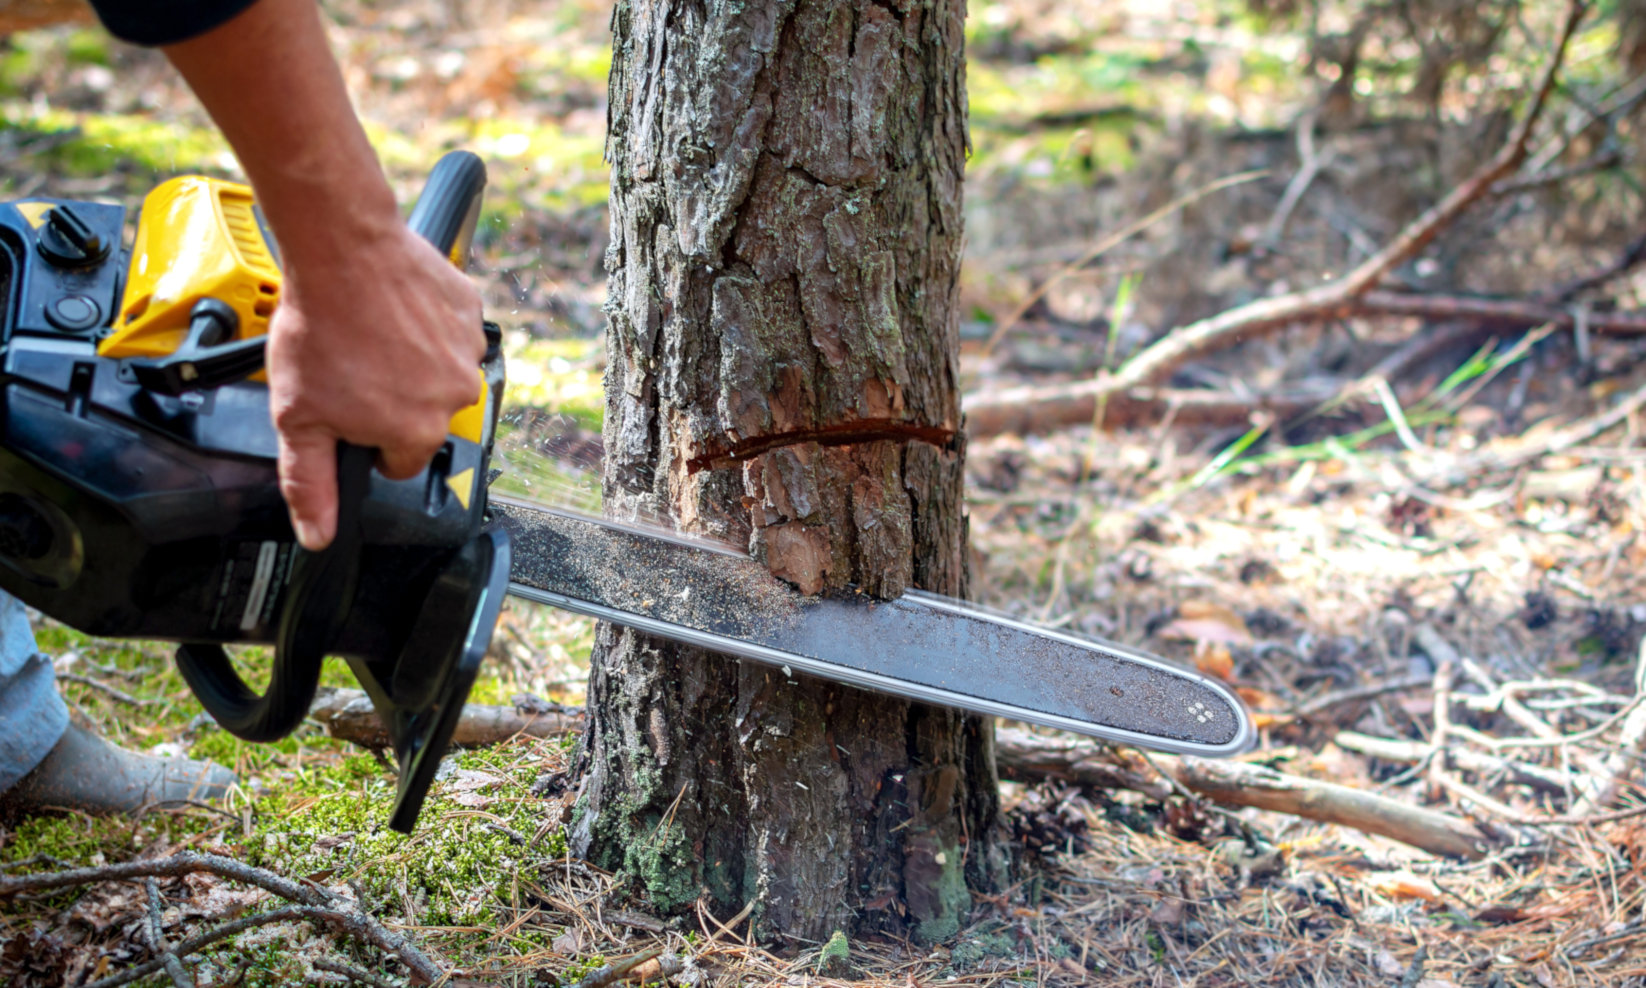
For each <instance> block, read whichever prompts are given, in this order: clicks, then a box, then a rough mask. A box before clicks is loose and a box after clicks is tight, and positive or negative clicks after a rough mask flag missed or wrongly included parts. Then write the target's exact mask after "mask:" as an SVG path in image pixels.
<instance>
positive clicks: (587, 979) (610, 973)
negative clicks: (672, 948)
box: [572, 947, 663, 988]
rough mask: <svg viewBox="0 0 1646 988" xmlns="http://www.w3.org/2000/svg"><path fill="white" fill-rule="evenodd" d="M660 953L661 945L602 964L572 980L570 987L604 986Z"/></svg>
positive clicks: (590, 987)
mask: <svg viewBox="0 0 1646 988" xmlns="http://www.w3.org/2000/svg"><path fill="white" fill-rule="evenodd" d="M662 953H663V948H662V947H652V948H651V949H649V950H642V951H641V952H640V953H638V954H635V955H634V956H633V957H630V958H628V959H627V960H623V961H618V962H617V963H616V964H602V965H600V966H599V967H597V968H595V969H594V970H592V971H590V972H589V973H588V974H585V975H583V977H581V978H579V979H577V981H575V982H573V984H572V988H605V986H606V985H609V984H611V983H612V982H614V981H617V980H618V979H619V978H622V977H623V975H625V974H628V973H629V972H630V971H632V970H634V969H635V968H637V967H639V966H640V965H642V964H644V963H646V962H647V961H649V960H651V959H652V958H653V957H657V956H658V955H660V954H662Z"/></svg>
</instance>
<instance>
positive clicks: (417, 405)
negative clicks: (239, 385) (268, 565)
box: [269, 216, 486, 549]
mask: <svg viewBox="0 0 1646 988" xmlns="http://www.w3.org/2000/svg"><path fill="white" fill-rule="evenodd" d="M392 219H393V222H392V223H391V225H389V227H388V228H386V229H381V230H376V231H372V232H371V233H369V234H368V235H367V236H366V237H365V238H363V239H362V238H356V237H345V238H340V239H341V240H342V242H340V243H338V244H337V245H336V246H337V247H338V248H339V249H340V253H339V255H338V256H333V257H326V256H319V257H313V256H306V257H302V258H298V257H291V256H290V255H289V254H288V256H287V257H286V261H285V263H286V280H285V286H284V288H283V289H282V292H281V298H280V306H279V308H277V309H276V310H275V313H274V317H273V319H272V320H271V321H270V324H269V387H270V406H271V410H272V412H273V415H274V424H275V427H276V428H277V429H278V430H279V432H280V492H281V493H282V494H283V495H285V498H286V504H287V506H288V508H290V510H291V517H292V526H293V527H294V528H295V529H296V531H297V538H298V541H299V542H301V543H302V544H303V545H304V547H306V548H309V549H315V548H318V547H322V546H324V545H326V544H327V543H329V542H330V541H331V539H332V535H333V534H334V532H335V531H336V527H337V441H338V440H339V439H341V440H345V441H347V442H351V443H354V444H356V445H360V446H375V447H376V448H377V449H378V468H379V469H380V470H381V471H382V472H383V474H384V475H385V476H387V477H390V478H403V477H411V476H414V475H416V474H417V472H418V471H420V470H422V469H423V467H424V466H426V465H427V464H428V462H429V458H430V457H432V456H433V455H434V454H435V452H436V451H437V450H439V448H440V445H441V443H443V442H445V440H446V433H447V425H448V423H449V421H450V419H451V416H452V413H453V412H455V411H457V410H458V409H460V408H463V407H465V406H468V405H472V404H474V402H475V401H477V400H478V399H479V397H480V374H479V370H478V368H479V366H480V360H481V358H482V357H483V356H484V355H485V351H486V339H485V334H484V333H482V332H481V329H480V318H481V316H480V299H479V296H478V295H477V294H476V293H475V290H474V287H473V286H472V285H470V284H469V281H468V279H467V278H465V277H464V276H463V275H462V274H461V273H459V272H458V271H457V269H456V268H454V267H452V265H451V262H450V261H448V260H446V259H445V258H444V257H441V256H440V254H439V252H437V251H436V250H435V249H434V248H433V247H431V246H429V245H428V244H427V243H426V242H424V241H423V240H421V239H419V238H418V237H417V236H416V235H414V234H412V233H411V232H410V231H408V230H407V229H406V227H405V226H404V225H402V224H401V223H400V222H399V218H398V216H395V217H393V218H392Z"/></svg>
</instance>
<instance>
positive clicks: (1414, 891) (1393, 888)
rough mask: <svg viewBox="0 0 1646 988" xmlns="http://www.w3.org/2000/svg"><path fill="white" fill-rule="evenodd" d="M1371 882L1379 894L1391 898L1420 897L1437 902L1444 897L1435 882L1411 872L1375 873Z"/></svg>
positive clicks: (1429, 901) (1425, 900)
mask: <svg viewBox="0 0 1646 988" xmlns="http://www.w3.org/2000/svg"><path fill="white" fill-rule="evenodd" d="M1369 884H1370V885H1371V886H1372V888H1373V889H1375V890H1376V891H1377V893H1378V894H1379V895H1383V896H1387V897H1388V898H1390V899H1420V900H1422V901H1424V902H1428V903H1436V902H1440V901H1441V900H1442V899H1443V898H1444V896H1443V895H1442V893H1441V891H1440V889H1438V888H1437V887H1435V884H1434V882H1432V881H1430V880H1428V879H1426V878H1420V877H1418V876H1417V875H1414V874H1412V873H1410V872H1404V871H1395V872H1384V873H1382V874H1378V875H1373V876H1371V880H1370V883H1369Z"/></svg>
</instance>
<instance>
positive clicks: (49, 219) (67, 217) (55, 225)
mask: <svg viewBox="0 0 1646 988" xmlns="http://www.w3.org/2000/svg"><path fill="white" fill-rule="evenodd" d="M39 244H40V253H41V255H43V256H44V257H45V259H46V260H48V261H50V262H51V263H53V264H55V265H57V266H58V267H61V268H84V267H90V266H91V265H93V264H96V263H97V262H99V261H101V260H102V259H103V258H105V257H108V256H109V245H108V243H107V242H106V241H104V240H103V238H102V237H100V236H98V235H97V231H95V230H93V229H92V228H91V226H90V224H88V223H87V222H86V221H85V220H83V219H81V218H80V214H79V213H76V212H75V211H74V210H73V209H72V208H71V207H68V206H53V207H52V208H51V211H50V212H48V213H46V224H45V226H44V227H42V228H41V230H40V240H39Z"/></svg>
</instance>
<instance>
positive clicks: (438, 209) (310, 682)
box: [177, 151, 486, 742]
mask: <svg viewBox="0 0 1646 988" xmlns="http://www.w3.org/2000/svg"><path fill="white" fill-rule="evenodd" d="M485 187H486V166H485V163H484V162H483V161H481V160H480V158H479V157H478V156H476V155H474V154H472V153H470V152H467V151H454V152H451V153H449V154H447V155H446V156H444V157H442V158H441V159H440V161H439V162H438V163H436V165H435V167H434V169H433V170H432V171H431V172H430V173H429V177H428V180H427V182H426V183H425V184H424V188H423V193H422V195H420V196H419V197H418V199H417V204H416V205H415V206H414V207H413V208H412V212H411V216H410V218H409V219H408V220H407V225H408V226H409V227H410V228H411V230H412V232H414V233H416V234H418V235H419V236H421V237H423V238H424V239H425V240H427V241H428V242H429V243H431V244H433V245H434V247H435V249H436V250H438V251H440V252H441V253H442V254H444V255H446V256H447V257H448V258H449V259H450V260H451V261H452V263H453V264H456V265H458V266H459V267H461V266H462V265H463V264H464V263H466V261H467V259H468V256H469V249H470V246H471V244H472V242H473V238H474V230H475V226H476V223H477V221H478V219H479V215H480V205H481V198H482V194H483V193H484V191H485ZM200 308H201V307H200V306H196V311H198V310H199V309H200ZM264 339H265V338H264V337H261V336H259V337H257V338H256V342H257V343H258V344H259V347H258V351H257V352H258V357H259V362H258V366H254V367H251V368H250V369H249V370H247V371H246V372H245V373H244V374H241V375H239V376H240V377H245V376H247V375H248V374H250V373H253V372H255V371H256V370H259V369H261V356H262V349H261V346H260V344H261V343H262V341H263V340H264ZM247 342H249V341H236V342H232V343H226V344H221V345H220V347H219V348H205V349H203V350H199V351H196V353H195V357H194V359H195V360H196V361H197V362H207V363H210V362H211V361H212V359H213V358H212V352H211V351H212V350H213V349H222V350H227V349H229V348H240V349H245V348H246V343H247ZM236 359H239V355H238V354H237V355H236ZM213 377H214V375H200V376H198V377H197V378H195V379H196V380H203V379H204V380H210V379H212V378H213ZM212 383H213V385H215V384H220V383H226V382H224V381H222V380H213V381H212ZM376 460H377V451H376V450H375V449H371V448H367V447H363V446H355V445H352V444H350V443H343V442H340V443H338V444H337V487H338V490H337V495H338V501H337V534H336V535H335V536H334V537H333V539H332V542H331V544H330V545H328V546H327V547H326V548H325V549H323V550H321V551H320V552H317V553H311V552H307V551H304V552H301V553H300V554H299V555H298V557H297V559H296V561H295V563H294V565H293V569H292V577H291V583H290V585H289V589H288V591H287V597H286V604H285V607H284V609H283V611H282V614H281V618H280V627H279V633H278V637H277V639H276V643H275V655H274V663H273V668H272V670H271V672H270V676H269V684H268V688H267V689H265V690H264V691H263V693H261V694H259V693H257V692H256V691H255V690H253V689H252V688H251V687H250V686H248V685H247V684H246V682H245V681H244V680H243V679H241V678H240V675H239V673H237V672H236V671H235V669H234V665H233V663H232V662H230V660H229V657H228V654H227V653H226V652H225V651H224V649H223V647H222V646H220V645H215V644H205V643H187V644H183V645H180V646H179V647H178V650H177V667H178V671H179V672H181V673H182V675H183V678H184V679H185V680H186V681H187V682H188V684H189V687H190V688H191V689H193V690H194V693H195V695H196V696H197V697H198V698H199V699H200V704H201V706H203V707H205V708H206V710H207V712H209V713H210V714H211V715H212V717H214V718H216V720H217V722H218V723H219V724H220V725H222V727H223V728H224V729H225V730H227V731H228V732H229V733H231V734H234V735H235V736H237V737H240V738H243V739H245V740H247V741H254V742H268V741H277V740H279V739H280V738H283V737H285V736H286V735H287V734H290V733H291V732H292V731H293V730H294V729H296V727H297V725H298V724H300V723H302V720H303V718H304V717H306V716H308V712H309V707H310V706H312V705H313V703H314V694H315V690H316V689H317V688H318V687H319V682H320V669H321V665H322V662H323V660H324V659H325V656H326V654H327V652H328V651H329V650H330V648H331V647H332V645H333V644H334V643H335V642H336V640H337V636H338V633H339V632H340V631H341V630H342V627H343V623H344V621H345V619H346V618H347V616H348V611H349V607H350V605H351V603H352V602H353V600H354V597H355V591H356V589H357V587H358V584H359V579H360V556H361V547H362V543H363V535H362V531H361V526H360V518H361V506H362V504H363V503H364V502H365V499H366V493H367V490H368V489H369V487H370V482H371V472H372V468H373V465H374V464H375V462H376Z"/></svg>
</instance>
